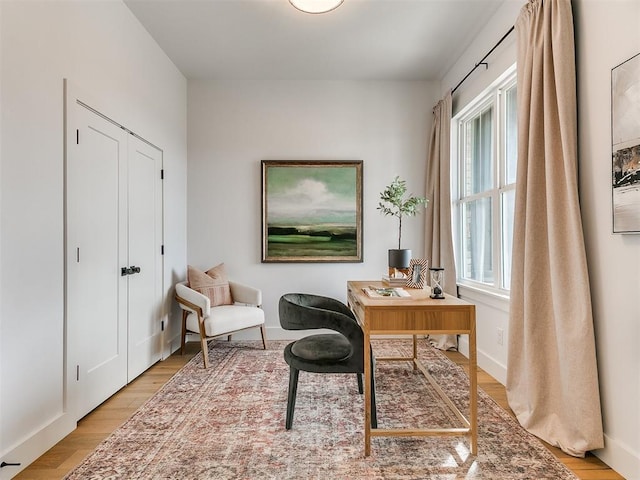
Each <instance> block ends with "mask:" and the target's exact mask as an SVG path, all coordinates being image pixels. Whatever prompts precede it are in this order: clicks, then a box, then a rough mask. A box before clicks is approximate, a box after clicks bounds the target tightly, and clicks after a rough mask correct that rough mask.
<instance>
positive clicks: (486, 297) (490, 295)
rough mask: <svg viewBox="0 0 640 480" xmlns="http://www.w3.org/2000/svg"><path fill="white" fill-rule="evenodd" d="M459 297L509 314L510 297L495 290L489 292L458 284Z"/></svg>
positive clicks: (473, 286)
mask: <svg viewBox="0 0 640 480" xmlns="http://www.w3.org/2000/svg"><path fill="white" fill-rule="evenodd" d="M458 295H459V296H460V297H463V298H465V299H469V300H472V301H474V302H480V303H483V304H485V305H489V306H491V307H493V308H496V309H498V310H501V311H503V312H505V313H509V295H508V294H506V293H503V292H498V291H495V290H489V289H485V288H481V287H477V286H475V285H469V284H465V283H458Z"/></svg>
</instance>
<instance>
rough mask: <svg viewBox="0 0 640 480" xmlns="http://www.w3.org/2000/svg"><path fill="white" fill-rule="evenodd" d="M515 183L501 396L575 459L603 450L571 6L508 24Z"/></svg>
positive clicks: (525, 14) (543, 7)
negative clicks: (512, 38) (513, 76)
mask: <svg viewBox="0 0 640 480" xmlns="http://www.w3.org/2000/svg"><path fill="white" fill-rule="evenodd" d="M515 27H516V29H515V31H516V34H517V42H518V58H517V61H518V86H517V88H518V177H517V181H516V206H515V208H516V210H515V224H514V238H513V268H512V281H511V309H510V324H509V353H508V371H507V396H508V400H509V405H510V406H511V408H512V409H513V411H514V413H515V414H516V416H517V418H518V420H519V422H520V423H521V424H522V426H523V427H524V428H526V429H527V430H528V431H530V432H531V433H533V434H534V435H536V436H538V437H540V438H541V439H543V440H545V441H546V442H548V443H550V444H552V445H554V446H557V447H559V448H561V449H562V450H563V451H564V452H566V453H568V454H570V455H574V456H579V457H582V456H584V454H585V452H586V451H588V450H593V449H597V448H601V447H602V446H603V432H602V417H601V411H600V396H599V389H598V372H597V366H596V354H595V339H594V330H593V318H592V312H591V294H590V291H589V278H588V272H587V263H586V254H585V247H584V239H583V231H582V222H581V218H580V205H579V201H578V187H577V133H576V131H577V120H576V115H577V112H576V78H575V60H574V55H575V53H574V37H573V16H572V11H571V2H570V0H545V1H542V0H533V1H530V2H529V3H528V4H526V5H525V6H524V7H523V9H522V11H521V13H520V16H519V17H518V19H517V22H516V25H515Z"/></svg>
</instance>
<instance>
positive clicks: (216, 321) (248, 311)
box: [187, 305, 264, 337]
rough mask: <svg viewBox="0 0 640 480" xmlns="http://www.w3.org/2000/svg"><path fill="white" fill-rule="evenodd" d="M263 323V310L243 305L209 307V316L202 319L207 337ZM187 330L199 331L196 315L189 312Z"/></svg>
mask: <svg viewBox="0 0 640 480" xmlns="http://www.w3.org/2000/svg"><path fill="white" fill-rule="evenodd" d="M262 324H264V311H263V310H262V309H261V308H258V307H250V306H244V305H220V306H218V307H211V309H210V310H209V316H208V317H207V318H205V319H204V327H205V332H206V335H207V337H215V336H216V335H224V334H226V333H230V332H234V331H235V330H242V329H243V328H249V327H256V326H258V325H262ZM187 330H189V331H190V332H195V333H200V327H199V326H198V316H197V315H196V314H194V313H190V314H189V316H188V317H187Z"/></svg>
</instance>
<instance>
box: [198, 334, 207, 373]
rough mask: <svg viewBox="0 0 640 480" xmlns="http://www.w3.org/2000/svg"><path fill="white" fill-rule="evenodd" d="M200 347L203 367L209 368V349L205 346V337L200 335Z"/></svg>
mask: <svg viewBox="0 0 640 480" xmlns="http://www.w3.org/2000/svg"><path fill="white" fill-rule="evenodd" d="M200 348H202V361H203V362H204V368H209V349H208V348H207V339H206V337H202V338H201V339H200Z"/></svg>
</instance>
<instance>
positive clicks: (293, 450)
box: [66, 339, 577, 480]
mask: <svg viewBox="0 0 640 480" xmlns="http://www.w3.org/2000/svg"><path fill="white" fill-rule="evenodd" d="M285 345H286V342H270V344H269V349H268V350H266V351H265V350H262V348H261V344H260V342H225V341H222V342H213V343H211V345H210V351H209V355H210V357H209V358H210V365H211V366H210V368H209V369H207V370H205V369H204V368H203V366H202V355H201V354H198V355H196V356H195V357H194V358H193V359H192V360H191V361H190V362H189V363H188V364H187V365H185V366H184V367H183V368H182V369H181V370H180V371H179V372H177V373H176V375H175V376H174V377H173V378H172V379H171V380H170V381H169V382H168V383H167V384H166V385H165V386H164V387H163V388H162V389H161V390H160V391H159V392H158V393H156V395H154V396H153V397H152V398H151V399H149V400H148V401H147V402H146V403H145V404H144V405H143V406H142V407H141V408H140V409H139V410H138V411H137V412H136V413H135V414H134V415H133V416H132V417H131V418H130V419H129V420H127V422H125V423H124V424H123V425H122V426H121V427H120V428H118V429H117V430H116V431H115V432H114V433H113V434H112V435H111V436H110V437H109V438H107V439H106V440H105V441H104V442H102V443H101V444H100V445H99V446H98V448H97V449H96V450H95V451H94V452H93V453H91V454H90V455H89V456H88V457H87V458H86V459H85V460H84V461H83V462H82V463H81V464H80V465H79V466H78V467H77V468H76V469H75V470H73V471H72V472H71V473H70V474H69V475H68V476H67V477H66V478H67V479H69V480H72V479H83V480H87V479H185V480H186V479H215V480H217V479H244V480H252V479H278V480H280V479H322V480H325V479H367V480H371V479H442V480H445V479H446V480H451V479H490V480H507V479H508V480H517V479H532V480H533V479H535V480H543V479H549V480H551V479H553V480H563V479H576V478H577V477H576V476H575V475H574V474H573V473H572V472H571V471H569V470H568V469H567V468H566V467H565V466H564V465H563V464H562V463H560V462H559V461H558V460H557V459H556V458H555V457H554V456H553V455H552V454H551V453H550V452H549V451H548V450H547V449H546V448H545V447H544V446H543V445H542V444H541V443H540V442H539V441H538V440H537V439H536V438H535V437H533V436H531V435H530V434H529V433H527V432H526V431H525V430H523V429H522V428H521V427H520V426H519V425H518V423H517V422H516V421H515V420H514V419H513V418H512V417H511V416H510V415H509V414H507V412H505V411H504V410H503V409H502V408H501V407H500V406H498V405H497V404H496V403H495V402H494V401H493V400H492V399H491V398H490V397H489V396H488V395H487V394H486V393H484V392H483V391H482V390H480V392H479V406H478V412H479V416H478V418H479V437H478V451H479V452H478V455H477V456H472V455H470V453H469V445H468V442H467V439H466V438H464V437H373V438H372V439H371V446H372V448H371V456H370V457H365V456H364V433H363V432H364V430H363V395H359V394H358V388H357V382H356V378H355V375H345V374H342V375H338V374H335V375H328V374H311V373H306V372H301V373H300V379H299V385H298V400H297V404H296V408H295V417H294V421H293V428H292V429H291V430H289V431H287V430H285V428H284V422H285V413H286V405H287V386H288V378H289V377H288V374H289V370H288V366H287V365H286V364H285V362H284V360H283V355H282V350H283V348H284V346H285ZM373 349H374V352H375V354H376V355H377V356H399V355H410V353H411V342H410V341H406V340H401V339H393V340H374V342H373ZM419 357H420V359H421V360H422V361H423V362H424V363H425V364H426V366H427V369H428V370H429V372H430V373H431V374H432V375H433V376H434V378H435V379H436V380H437V381H438V382H439V384H440V385H441V386H442V388H443V390H444V391H445V392H446V393H447V394H448V395H449V396H450V398H451V399H452V401H453V402H454V404H456V406H458V408H459V409H460V410H461V411H462V412H467V411H468V397H469V395H468V394H469V388H468V383H467V376H466V374H465V372H464V370H463V369H462V368H460V367H459V366H457V365H456V364H454V363H453V362H451V361H450V360H449V359H447V358H446V357H445V356H444V355H443V354H442V353H441V352H439V351H437V350H435V349H433V348H432V347H430V346H429V345H427V343H426V342H424V341H421V342H419ZM376 379H377V399H378V422H379V423H378V425H379V427H380V428H395V427H402V426H408V427H411V426H413V427H423V428H427V427H451V426H459V425H458V423H457V422H458V419H457V418H456V417H455V415H453V414H452V413H451V412H450V411H449V410H448V408H447V407H446V405H445V404H444V403H443V402H442V400H440V398H439V397H438V396H437V395H436V394H435V392H434V391H433V388H432V387H431V386H430V385H429V384H428V382H426V381H425V380H424V377H423V376H422V375H421V374H420V373H419V372H415V371H414V370H413V369H412V367H411V366H410V365H409V363H408V362H400V363H392V362H377V366H376Z"/></svg>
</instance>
